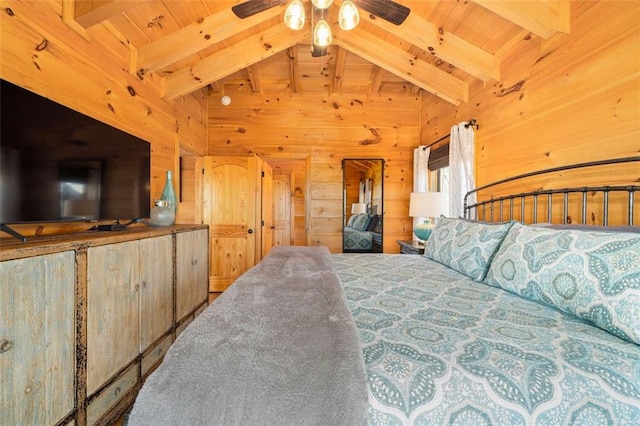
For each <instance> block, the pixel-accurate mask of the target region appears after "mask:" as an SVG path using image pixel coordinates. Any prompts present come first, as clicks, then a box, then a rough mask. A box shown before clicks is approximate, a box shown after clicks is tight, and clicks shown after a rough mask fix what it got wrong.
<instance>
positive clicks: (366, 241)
mask: <svg viewBox="0 0 640 426" xmlns="http://www.w3.org/2000/svg"><path fill="white" fill-rule="evenodd" d="M378 235H380V234H377V233H375V232H370V231H358V230H356V229H353V228H349V227H348V226H345V228H344V248H345V249H347V250H371V249H372V248H373V243H374V240H375V239H376V236H378Z"/></svg>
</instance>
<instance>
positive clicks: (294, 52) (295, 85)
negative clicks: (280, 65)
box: [288, 46, 300, 93]
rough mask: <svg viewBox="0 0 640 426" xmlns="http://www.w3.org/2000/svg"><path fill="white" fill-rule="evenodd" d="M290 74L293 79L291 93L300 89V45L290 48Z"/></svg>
mask: <svg viewBox="0 0 640 426" xmlns="http://www.w3.org/2000/svg"><path fill="white" fill-rule="evenodd" d="M288 53H289V75H290V77H289V78H290V79H291V93H298V92H299V91H300V69H299V67H298V47H297V46H293V47H290V48H289V51H288Z"/></svg>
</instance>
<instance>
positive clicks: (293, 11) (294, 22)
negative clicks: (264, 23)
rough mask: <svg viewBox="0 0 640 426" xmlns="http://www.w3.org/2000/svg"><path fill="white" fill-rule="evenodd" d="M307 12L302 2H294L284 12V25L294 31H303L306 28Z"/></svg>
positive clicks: (294, 0)
mask: <svg viewBox="0 0 640 426" xmlns="http://www.w3.org/2000/svg"><path fill="white" fill-rule="evenodd" d="M304 21H305V12H304V5H303V4H302V1H301V0H293V1H292V2H291V3H289V6H287V10H285V12H284V23H285V25H286V26H287V27H289V28H291V29H292V30H296V31H298V30H301V29H302V28H303V27H304Z"/></svg>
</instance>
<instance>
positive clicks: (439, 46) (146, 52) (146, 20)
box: [62, 0, 570, 105]
mask: <svg viewBox="0 0 640 426" xmlns="http://www.w3.org/2000/svg"><path fill="white" fill-rule="evenodd" d="M254 1H259V0H254ZM241 2H242V1H237V0H62V7H63V20H64V21H65V22H66V23H67V24H68V25H69V26H71V27H72V28H73V29H75V30H76V31H78V32H79V33H81V34H82V35H83V36H84V37H86V38H87V39H90V38H91V34H92V31H93V29H92V28H93V27H95V26H102V27H103V28H104V29H106V30H107V31H109V32H111V33H113V35H114V36H115V37H117V38H118V39H119V40H122V41H123V42H125V43H128V45H129V46H130V50H131V59H130V72H131V73H134V74H137V75H138V76H140V77H141V78H144V76H145V75H148V74H149V73H157V74H158V75H159V76H161V78H162V82H163V84H162V92H163V93H162V94H163V96H164V97H165V98H167V99H174V98H177V97H179V96H183V95H186V94H188V93H190V92H192V91H194V90H198V89H201V88H203V87H206V86H210V87H211V88H212V89H213V90H214V91H217V92H221V93H224V91H225V88H229V89H231V87H232V86H234V87H237V86H242V87H245V88H247V90H251V91H253V92H259V93H264V94H267V93H287V92H288V93H291V94H295V93H308V92H317V91H322V92H325V93H327V92H328V93H338V94H340V93H363V92H364V93H367V94H371V95H381V94H384V93H387V92H398V91H404V92H406V93H408V94H415V93H418V92H419V91H421V90H425V91H427V92H429V93H432V94H434V95H436V96H438V97H440V98H442V99H444V100H446V101H448V102H451V103H453V104H456V105H458V104H460V103H463V102H466V101H467V100H468V96H469V85H471V84H473V83H474V82H476V81H482V82H485V83H490V82H495V81H500V69H501V65H502V58H503V57H504V55H505V54H506V53H507V52H508V51H509V50H511V49H513V48H514V47H515V46H516V45H517V44H518V43H519V42H520V41H522V40H524V39H530V38H532V37H535V38H539V39H540V40H545V39H549V38H550V37H552V36H554V35H556V34H558V33H568V32H569V14H570V5H569V1H568V0H517V1H514V0H458V1H454V0H432V1H427V0H397V2H398V3H401V4H403V5H405V6H407V7H409V8H410V9H411V12H410V14H409V16H408V17H407V19H406V20H405V22H404V23H403V24H402V25H400V26H396V25H394V24H391V23H389V22H387V21H385V20H383V19H381V18H378V17H376V16H374V15H371V14H369V13H367V12H365V11H364V10H362V9H361V8H360V15H361V21H360V25H358V27H357V28H355V29H354V30H352V31H349V32H345V31H342V30H340V28H339V27H338V25H337V22H336V21H337V15H338V10H339V7H340V4H341V3H342V0H334V2H333V5H332V6H331V7H330V9H329V20H330V23H331V26H332V31H333V36H334V37H333V38H334V39H333V44H332V45H331V46H330V47H329V49H328V54H327V55H326V56H323V57H318V58H314V57H312V56H311V53H310V44H311V41H310V35H311V24H310V23H308V24H307V25H306V26H305V28H304V29H303V30H301V31H293V30H291V29H289V28H287V27H286V26H285V25H284V23H283V16H284V11H285V8H286V4H287V3H288V1H287V2H286V3H284V4H283V5H280V6H275V7H273V8H271V9H268V10H266V11H264V12H261V13H258V14H256V15H253V16H251V17H249V18H246V19H239V18H237V17H236V16H235V15H234V14H233V12H232V11H231V7H232V6H233V5H235V4H238V3H241ZM304 3H305V5H306V7H307V11H309V10H310V7H311V2H310V0H306V1H305V2H304ZM356 3H357V1H356ZM308 15H309V13H307V16H308Z"/></svg>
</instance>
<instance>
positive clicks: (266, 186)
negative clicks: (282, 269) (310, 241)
mask: <svg viewBox="0 0 640 426" xmlns="http://www.w3.org/2000/svg"><path fill="white" fill-rule="evenodd" d="M261 208H262V253H261V254H260V259H262V258H263V257H265V256H266V255H267V253H269V250H271V247H273V229H274V226H273V169H272V168H271V166H270V165H269V164H267V163H266V162H263V163H262V206H261Z"/></svg>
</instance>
